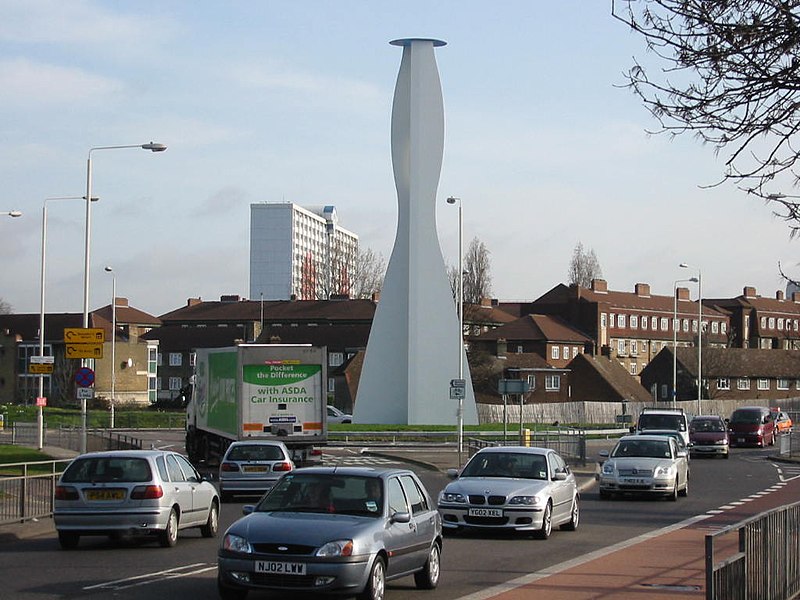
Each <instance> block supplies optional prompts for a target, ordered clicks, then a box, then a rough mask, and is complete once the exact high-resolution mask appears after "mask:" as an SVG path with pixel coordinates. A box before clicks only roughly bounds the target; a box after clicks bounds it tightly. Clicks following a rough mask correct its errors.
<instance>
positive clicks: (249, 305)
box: [161, 300, 375, 323]
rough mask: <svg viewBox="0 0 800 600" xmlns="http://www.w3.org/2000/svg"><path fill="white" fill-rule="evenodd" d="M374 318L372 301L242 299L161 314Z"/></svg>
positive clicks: (196, 318) (175, 318) (170, 319)
mask: <svg viewBox="0 0 800 600" xmlns="http://www.w3.org/2000/svg"><path fill="white" fill-rule="evenodd" d="M262 309H263V314H264V320H265V321H323V320H336V321H347V320H353V321H365V320H367V321H370V322H371V321H372V318H373V316H374V315H375V303H374V302H373V301H372V300H269V301H266V300H265V301H264V302H263V303H262V302H261V301H259V300H240V301H238V302H223V301H214V302H199V303H196V304H190V305H187V306H184V307H182V308H178V309H176V310H173V311H171V312H168V313H165V314H163V315H161V320H162V321H163V322H164V323H179V322H210V321H228V322H233V321H238V322H241V321H252V322H256V321H259V320H260V319H261V312H262Z"/></svg>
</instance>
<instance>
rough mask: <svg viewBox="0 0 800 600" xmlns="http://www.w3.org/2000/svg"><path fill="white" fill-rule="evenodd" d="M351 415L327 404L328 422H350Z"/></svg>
mask: <svg viewBox="0 0 800 600" xmlns="http://www.w3.org/2000/svg"><path fill="white" fill-rule="evenodd" d="M352 422H353V415H349V414H347V413H346V412H342V411H341V410H339V409H338V408H336V407H335V406H331V405H330V404H328V423H352Z"/></svg>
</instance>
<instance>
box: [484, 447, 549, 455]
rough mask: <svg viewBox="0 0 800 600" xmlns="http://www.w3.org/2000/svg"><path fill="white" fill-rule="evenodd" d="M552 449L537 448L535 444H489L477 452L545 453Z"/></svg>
mask: <svg viewBox="0 0 800 600" xmlns="http://www.w3.org/2000/svg"><path fill="white" fill-rule="evenodd" d="M552 451H553V450H552V449H550V448H538V447H536V446H490V447H488V448H481V449H480V451H479V452H480V454H490V453H497V452H499V453H503V452H514V453H516V454H545V453H547V452H552Z"/></svg>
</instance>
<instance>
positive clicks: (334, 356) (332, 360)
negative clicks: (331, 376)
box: [328, 352, 344, 367]
mask: <svg viewBox="0 0 800 600" xmlns="http://www.w3.org/2000/svg"><path fill="white" fill-rule="evenodd" d="M343 362H344V353H342V352H329V353H328V366H329V367H338V366H340V365H341V364H342V363H343Z"/></svg>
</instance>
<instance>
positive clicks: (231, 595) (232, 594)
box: [217, 576, 247, 600]
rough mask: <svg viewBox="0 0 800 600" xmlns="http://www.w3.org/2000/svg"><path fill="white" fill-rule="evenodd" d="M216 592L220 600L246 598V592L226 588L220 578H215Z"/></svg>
mask: <svg viewBox="0 0 800 600" xmlns="http://www.w3.org/2000/svg"><path fill="white" fill-rule="evenodd" d="M217 592H219V597H220V598H222V600H245V598H247V590H242V589H239V588H232V587H228V586H227V585H225V584H224V583H222V578H221V577H219V576H217Z"/></svg>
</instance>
